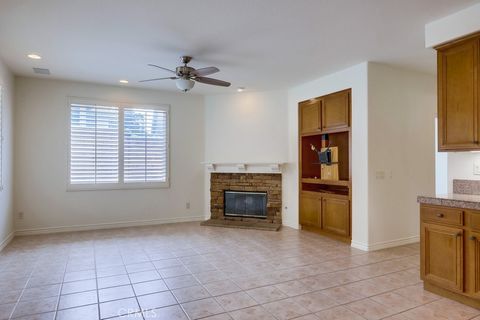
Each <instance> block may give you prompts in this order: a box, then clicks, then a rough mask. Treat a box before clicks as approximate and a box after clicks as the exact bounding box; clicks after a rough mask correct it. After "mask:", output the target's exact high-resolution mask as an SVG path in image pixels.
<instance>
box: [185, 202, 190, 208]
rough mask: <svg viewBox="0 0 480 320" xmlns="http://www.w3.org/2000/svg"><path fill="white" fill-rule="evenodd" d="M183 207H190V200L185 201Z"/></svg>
mask: <svg viewBox="0 0 480 320" xmlns="http://www.w3.org/2000/svg"><path fill="white" fill-rule="evenodd" d="M185 208H187V209H190V201H187V203H186V204H185Z"/></svg>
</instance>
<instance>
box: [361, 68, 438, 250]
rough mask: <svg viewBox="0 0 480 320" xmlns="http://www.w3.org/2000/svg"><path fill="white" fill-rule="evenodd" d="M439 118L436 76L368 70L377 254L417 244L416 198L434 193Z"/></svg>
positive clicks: (372, 231) (372, 242)
mask: <svg viewBox="0 0 480 320" xmlns="http://www.w3.org/2000/svg"><path fill="white" fill-rule="evenodd" d="M435 112H436V78H435V77H434V76H433V75H428V74H423V73H418V72H413V71H408V70H403V69H398V68H392V67H389V66H386V65H382V64H376V63H370V64H369V68H368V123H369V126H368V130H369V132H368V164H369V165H368V166H369V171H368V175H369V184H368V202H369V207H368V208H369V210H368V211H369V241H368V243H369V247H371V248H373V249H377V248H381V247H384V246H389V245H391V244H397V245H399V244H402V243H408V242H412V241H418V236H419V230H420V229H419V228H420V227H419V208H418V204H417V202H416V199H417V196H418V195H421V194H432V193H434V192H435ZM382 175H383V176H384V178H382Z"/></svg>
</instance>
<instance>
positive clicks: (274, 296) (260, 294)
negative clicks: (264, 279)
mask: <svg viewBox="0 0 480 320" xmlns="http://www.w3.org/2000/svg"><path fill="white" fill-rule="evenodd" d="M245 292H246V293H247V294H248V295H249V296H251V297H252V298H253V299H255V301H257V302H258V303H260V304H265V303H268V302H272V301H276V300H281V299H285V298H287V295H286V294H285V293H283V292H282V291H280V290H279V289H277V288H276V287H274V286H266V287H260V288H255V289H251V290H247V291H245Z"/></svg>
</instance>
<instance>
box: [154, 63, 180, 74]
mask: <svg viewBox="0 0 480 320" xmlns="http://www.w3.org/2000/svg"><path fill="white" fill-rule="evenodd" d="M148 66H150V67H155V68H159V69H162V70H165V71H169V72H171V73H175V74H176V72H175V71H173V70H170V69H167V68H164V67H160V66H157V65H156V64H148Z"/></svg>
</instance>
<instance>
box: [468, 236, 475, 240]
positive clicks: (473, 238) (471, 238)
mask: <svg viewBox="0 0 480 320" xmlns="http://www.w3.org/2000/svg"><path fill="white" fill-rule="evenodd" d="M468 239H470V240H477V237H475V236H470V238H468Z"/></svg>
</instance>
